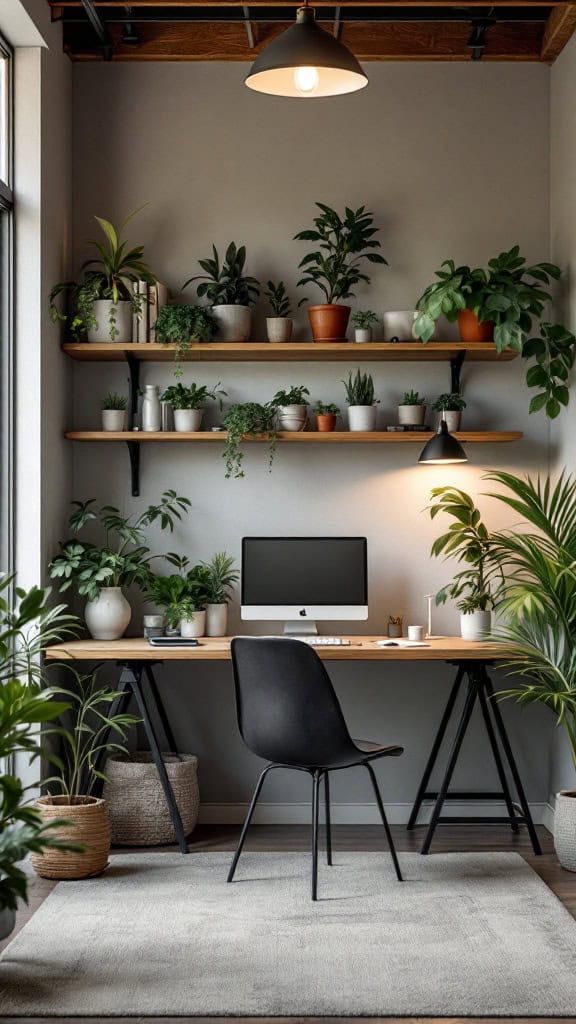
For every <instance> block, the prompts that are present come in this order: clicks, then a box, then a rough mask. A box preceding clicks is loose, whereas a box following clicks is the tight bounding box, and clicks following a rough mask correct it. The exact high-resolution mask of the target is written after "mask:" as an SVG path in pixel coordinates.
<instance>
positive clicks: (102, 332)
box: [88, 299, 132, 345]
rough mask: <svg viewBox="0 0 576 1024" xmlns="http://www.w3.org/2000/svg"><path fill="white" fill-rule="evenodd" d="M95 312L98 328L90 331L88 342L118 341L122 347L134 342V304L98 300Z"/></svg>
mask: <svg viewBox="0 0 576 1024" xmlns="http://www.w3.org/2000/svg"><path fill="white" fill-rule="evenodd" d="M111 311H112V323H111V322H110V319H111V318H110V313H111ZM93 312H94V318H95V320H96V324H97V326H96V327H94V328H91V329H90V330H89V331H88V341H100V342H105V341H117V342H119V343H120V344H122V345H125V344H126V343H127V342H130V341H132V303H131V302H129V301H128V299H123V300H121V301H120V302H112V300H111V299H96V302H95V303H94V306H93ZM111 332H112V334H114V337H112V335H111Z"/></svg>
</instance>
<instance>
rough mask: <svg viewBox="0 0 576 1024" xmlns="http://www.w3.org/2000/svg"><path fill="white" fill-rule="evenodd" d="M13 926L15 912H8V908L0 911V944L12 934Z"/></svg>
mask: <svg viewBox="0 0 576 1024" xmlns="http://www.w3.org/2000/svg"><path fill="white" fill-rule="evenodd" d="M15 924H16V912H15V911H14V910H10V909H9V907H4V910H0V942H1V941H2V939H7V938H8V936H9V935H11V934H12V932H13V931H14V926H15Z"/></svg>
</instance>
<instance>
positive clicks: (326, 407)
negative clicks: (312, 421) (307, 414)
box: [314, 401, 340, 434]
mask: <svg viewBox="0 0 576 1024" xmlns="http://www.w3.org/2000/svg"><path fill="white" fill-rule="evenodd" d="M314 412H315V413H316V427H317V429H318V431H319V433H321V434H324V433H331V432H332V431H333V430H335V429H336V418H337V416H338V415H339V413H340V409H339V408H338V406H337V405H334V403H333V402H320V401H318V402H316V405H315V406H314Z"/></svg>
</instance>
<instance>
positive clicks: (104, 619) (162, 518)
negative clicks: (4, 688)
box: [49, 491, 190, 640]
mask: <svg viewBox="0 0 576 1024" xmlns="http://www.w3.org/2000/svg"><path fill="white" fill-rule="evenodd" d="M94 501H95V499H94V498H91V499H90V500H89V501H76V502H73V504H74V505H75V506H76V509H75V511H74V512H73V513H72V515H71V516H70V519H69V527H70V530H71V532H72V533H73V534H74V535H76V534H78V533H79V532H80V531H81V530H82V529H83V528H84V527H85V526H86V525H87V524H88V523H92V522H94V521H96V522H99V524H100V526H101V527H102V530H103V531H104V534H105V537H106V543H105V545H104V546H103V547H98V546H97V545H96V544H94V543H83V542H82V541H79V540H78V539H77V538H76V536H75V537H74V539H71V540H68V541H65V542H64V543H63V544H62V545H61V552H60V554H59V555H58V556H57V557H56V558H54V559H53V561H52V562H51V563H50V565H49V572H50V576H51V578H52V579H55V580H58V581H59V583H60V590H61V591H66V590H69V589H70V588H71V587H72V586H75V587H76V589H77V591H78V593H79V594H80V596H82V597H87V598H88V601H87V604H86V608H85V618H86V625H87V626H88V629H89V630H90V633H91V635H92V637H93V638H94V639H95V640H119V639H120V637H122V636H123V634H124V631H125V629H126V627H127V625H128V623H129V622H130V618H131V614H132V613H131V609H130V605H129V603H128V601H127V600H126V598H125V597H124V594H123V592H122V588H123V587H126V586H129V585H130V584H132V583H135V584H137V585H139V586H140V587H144V586H146V584H147V582H148V576H149V573H150V562H151V560H152V558H153V557H154V556H153V555H151V554H150V549H149V547H148V546H147V545H146V543H145V541H146V529H147V528H148V527H149V526H150V525H151V524H152V523H155V524H158V525H159V526H160V528H161V529H162V530H165V529H168V530H170V531H172V530H173V529H174V524H175V522H176V521H178V520H180V519H181V518H182V515H183V513H187V512H188V509H189V508H190V501H189V500H188V498H182V497H180V496H179V495H177V494H176V493H175V492H174V491H165V492H164V494H163V495H162V499H161V501H160V502H159V503H158V504H157V505H150V506H149V507H148V508H147V509H146V511H145V512H142V513H140V515H138V516H123V515H122V514H121V512H120V510H119V509H117V508H115V507H114V506H112V505H106V506H104V507H102V508H100V509H99V510H95V509H94V508H93V505H94ZM114 538H116V543H115V544H114Z"/></svg>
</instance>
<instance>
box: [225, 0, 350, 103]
mask: <svg viewBox="0 0 576 1024" xmlns="http://www.w3.org/2000/svg"><path fill="white" fill-rule="evenodd" d="M245 83H246V85H247V86H248V88H249V89H254V90H255V91H256V92H265V93H269V94H270V95H272V96H292V97H295V98H297V99H310V98H317V97H320V96H339V95H342V94H343V93H347V92H356V91H357V90H358V89H363V88H364V86H365V85H368V79H367V77H366V75H365V74H364V72H363V70H362V68H361V67H360V64H359V63H358V61H357V60H356V57H355V56H354V54H352V53H350V50H348V49H347V48H346V47H345V46H344V45H343V44H342V43H340V42H338V40H337V39H335V38H334V36H331V35H329V34H328V32H325V31H324V29H322V28H320V27H319V26H318V25H317V24H316V21H315V18H314V11H313V10H312V8H310V7H301V8H300V9H299V10H298V13H297V21H296V24H295V25H292V27H291V28H289V29H287V30H286V32H283V33H282V35H280V36H278V38H277V39H274V40H273V42H271V43H270V44H269V45H268V46H266V47H265V48H264V49H263V50H262V53H260V54H259V56H258V57H257V58H256V60H255V61H254V63H253V65H252V67H251V69H250V73H249V74H248V75H247V76H246V79H245Z"/></svg>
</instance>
